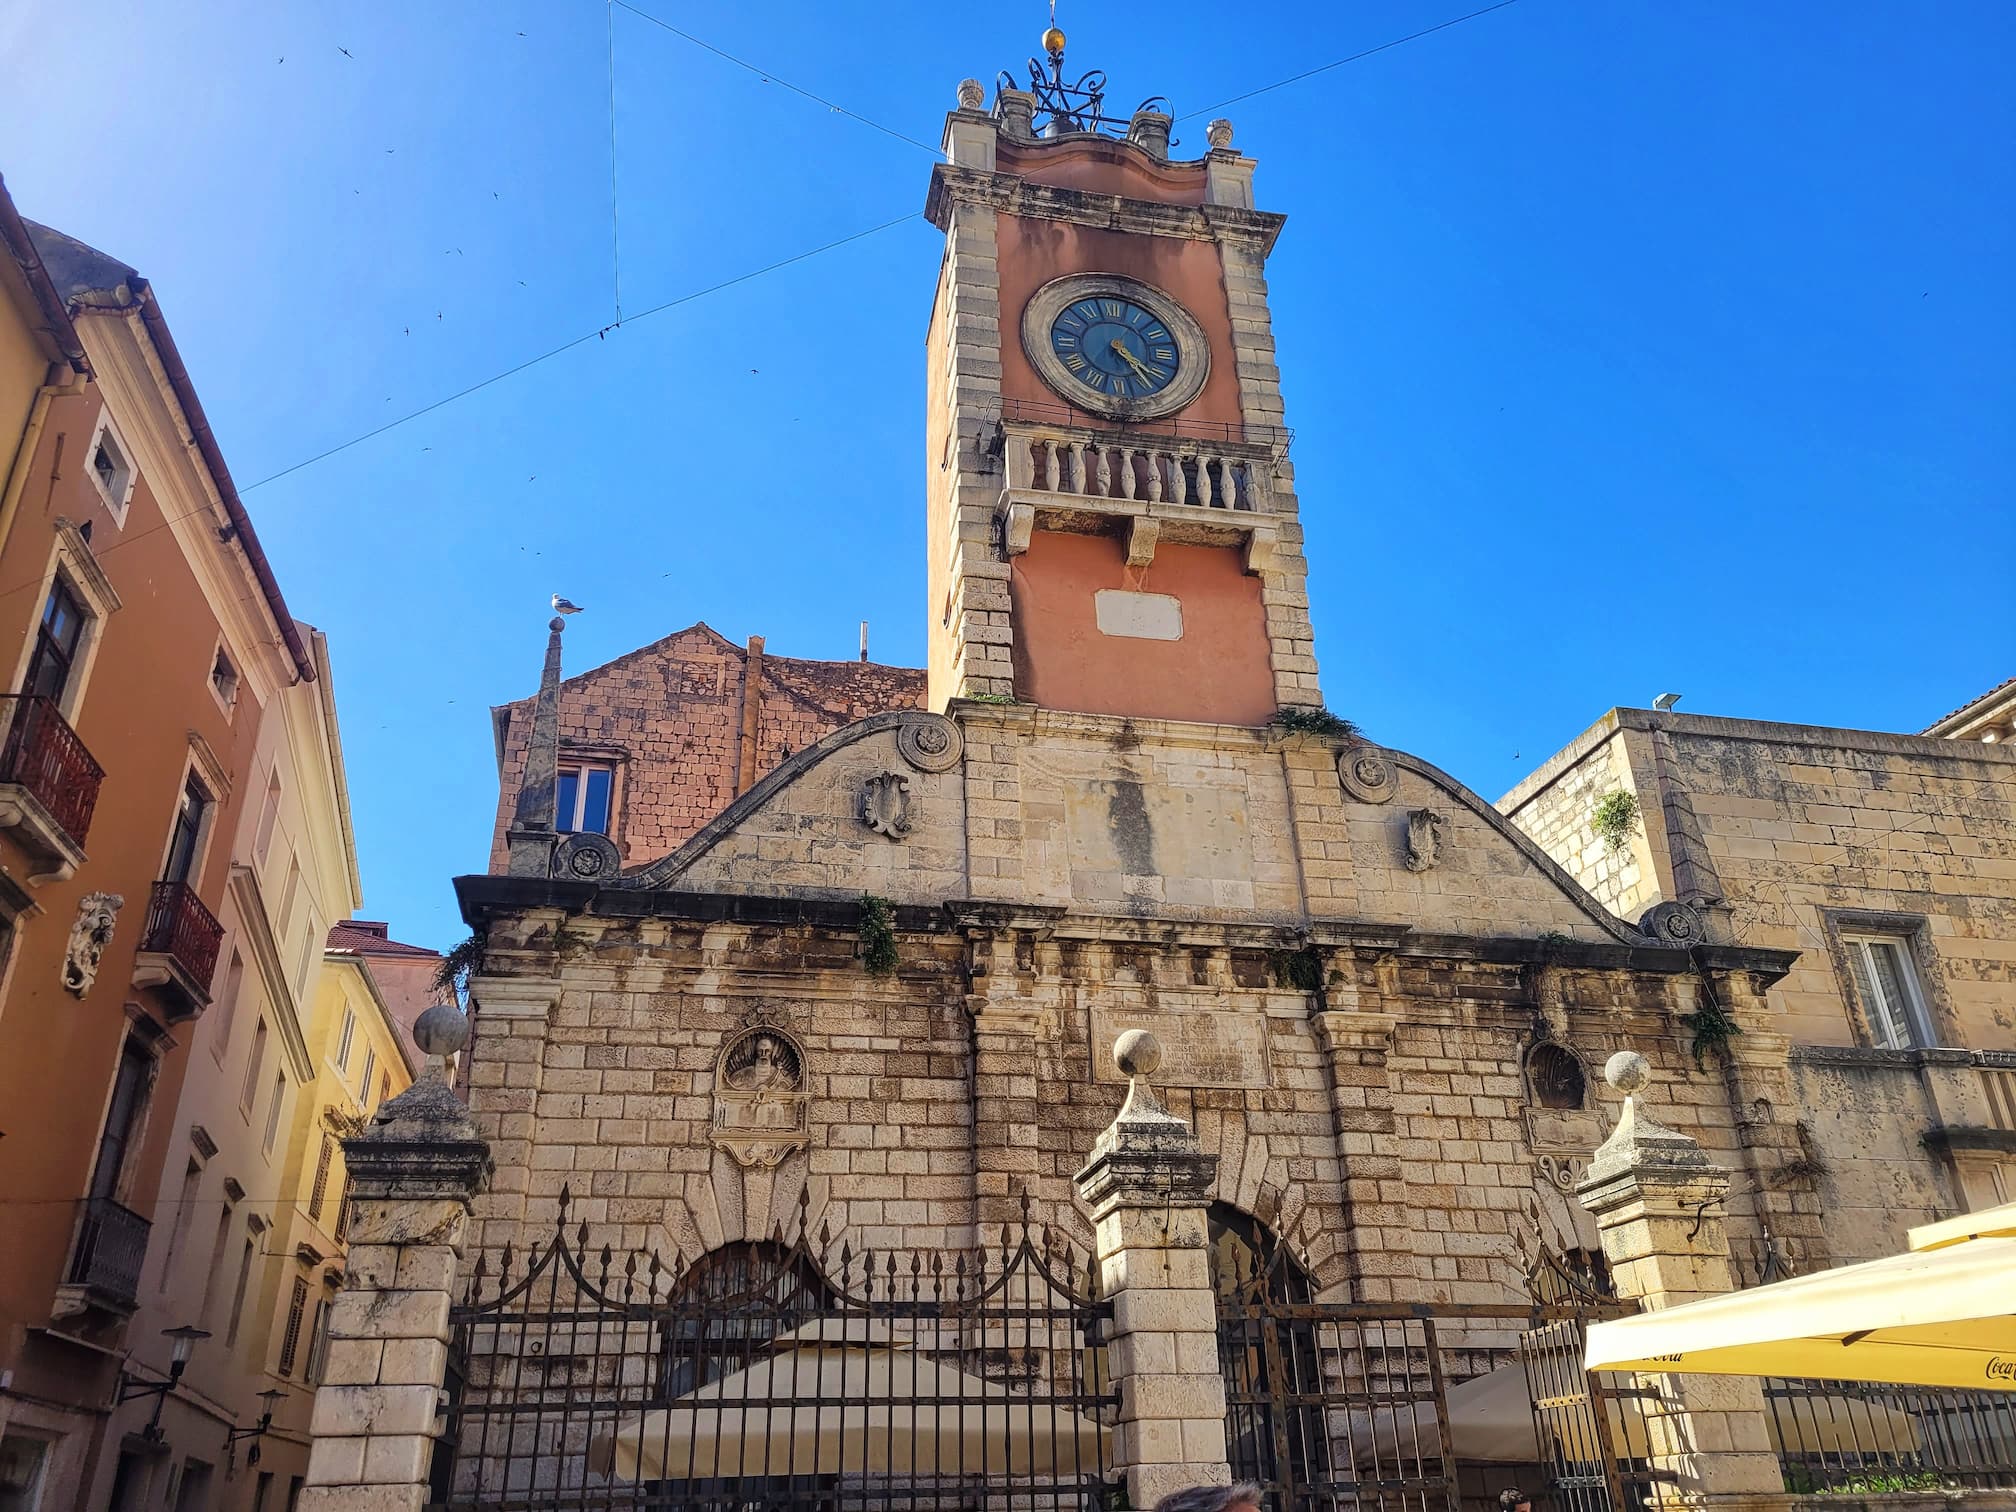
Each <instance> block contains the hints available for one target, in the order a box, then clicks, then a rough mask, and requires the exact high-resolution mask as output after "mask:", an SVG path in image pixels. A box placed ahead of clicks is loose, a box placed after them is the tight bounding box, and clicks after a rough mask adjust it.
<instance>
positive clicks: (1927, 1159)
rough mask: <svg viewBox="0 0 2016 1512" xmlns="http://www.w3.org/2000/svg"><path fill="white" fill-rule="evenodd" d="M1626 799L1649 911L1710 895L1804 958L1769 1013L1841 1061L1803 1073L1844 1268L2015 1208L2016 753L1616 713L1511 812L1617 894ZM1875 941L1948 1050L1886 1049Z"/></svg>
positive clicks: (1591, 881)
mask: <svg viewBox="0 0 2016 1512" xmlns="http://www.w3.org/2000/svg"><path fill="white" fill-rule="evenodd" d="M1606 784H1615V785H1617V786H1619V787H1621V788H1623V789H1625V790H1628V791H1632V792H1634V793H1636V794H1637V796H1638V799H1639V802H1640V805H1641V808H1642V811H1643V815H1644V823H1643V826H1642V833H1641V834H1640V835H1639V836H1638V837H1637V838H1636V839H1635V840H1634V844H1633V851H1634V856H1635V857H1636V858H1637V860H1638V862H1639V863H1640V865H1641V866H1642V873H1641V880H1640V882H1639V884H1638V887H1637V889H1636V895H1635V897H1632V899H1631V902H1632V905H1633V906H1638V905H1649V904H1650V903H1652V902H1654V901H1657V900H1659V899H1661V898H1674V897H1684V898H1689V899H1690V900H1691V899H1694V898H1705V899H1707V900H1708V906H1707V908H1706V913H1707V915H1708V924H1709V931H1710V936H1711V938H1715V939H1720V940H1724V941H1728V942H1731V943H1734V944H1737V945H1742V946H1764V947H1772V948H1777V949H1786V950H1797V951H1798V952H1799V958H1798V960H1797V962H1796V963H1795V964H1794V966H1793V967H1792V970H1791V971H1790V972H1789V973H1788V974H1787V975H1786V976H1785V978H1784V979H1783V980H1782V981H1780V982H1778V983H1777V984H1775V985H1774V986H1772V987H1771V988H1770V990H1769V993H1768V996H1767V999H1766V1002H1767V1006H1768V1009H1769V1015H1768V1018H1769V1026H1770V1028H1771V1029H1772V1031H1773V1032H1775V1033H1778V1034H1782V1035H1784V1036H1786V1037H1787V1038H1789V1039H1790V1040H1791V1041H1792V1043H1793V1044H1794V1045H1795V1046H1797V1047H1807V1048H1811V1049H1813V1050H1814V1051H1816V1052H1820V1051H1824V1052H1825V1053H1824V1054H1818V1055H1816V1056H1808V1057H1805V1058H1803V1059H1799V1060H1797V1061H1796V1064H1797V1065H1798V1087H1799V1104H1800V1109H1799V1114H1798V1116H1799V1118H1800V1120H1801V1122H1802V1123H1803V1124H1804V1136H1803V1137H1804V1139H1805V1141H1806V1143H1807V1146H1808V1152H1807V1153H1808V1156H1809V1157H1810V1161H1811V1163H1812V1164H1813V1165H1815V1166H1816V1167H1818V1168H1820V1169H1822V1170H1824V1172H1825V1174H1824V1176H1822V1177H1821V1178H1820V1179H1821V1182H1822V1190H1823V1191H1824V1192H1825V1193H1826V1194H1827V1199H1828V1211H1829V1213H1830V1222H1829V1237H1830V1239H1831V1240H1832V1241H1833V1243H1834V1247H1835V1253H1836V1255H1837V1258H1844V1259H1855V1258H1869V1257H1873V1256H1876V1255H1881V1254H1887V1253H1891V1252H1893V1251H1894V1250H1895V1249H1896V1248H1897V1247H1898V1245H1899V1244H1900V1243H1901V1241H1902V1234H1903V1230H1904V1228H1905V1227H1907V1226H1908V1225H1909V1223H1911V1222H1919V1221H1925V1220H1926V1219H1929V1218H1931V1217H1933V1216H1939V1215H1943V1214H1948V1213H1951V1212H1954V1211H1957V1210H1962V1209H1965V1208H1967V1207H1970V1206H1975V1205H1979V1203H1981V1202H1982V1201H1987V1200H1994V1199H1995V1198H1996V1197H1997V1196H1998V1195H1999V1194H2005V1193H2006V1194H2007V1195H2008V1196H2016V1097H2012V1096H2011V1094H2010V1092H2009V1091H2008V1090H2005V1089H2006V1088H2007V1087H2008V1086H2009V1084H2010V1083H2009V1079H2010V1078H2011V1074H2012V1073H2011V1072H2010V1070H2009V1069H2008V1068H2009V1065H2016V1059H2012V1057H2011V1052H2016V751H2012V750H2010V749H2009V748H2007V747H2005V746H2002V745H2000V744H1999V743H1980V742H1976V741H1964V740H1941V739H1933V738H1927V737H1923V736H1915V735H1891V734H1883V733H1878V732H1872V731H1865V730H1840V729H1825V728H1817V727H1812V726H1805V725H1785V724H1767V723H1763V722H1759V721H1753V720H1734V719H1717V718H1710V717H1705V716H1700V715H1681V714H1676V713H1666V714H1658V713H1652V712H1648V711H1644V710H1635V709H1618V710H1613V711H1611V713H1610V714H1608V715H1606V716H1605V717H1604V719H1603V720H1601V721H1599V722H1598V723H1597V724H1596V725H1595V726H1593V727H1592V728H1591V729H1590V730H1588V731H1586V732H1584V734H1583V735H1582V736H1580V737H1578V738H1577V740H1576V741H1575V742H1573V743H1572V744H1571V745H1569V746H1568V747H1566V748H1565V749H1564V750H1563V751H1561V752H1560V753H1559V754H1558V755H1557V756H1555V757H1554V758H1553V759H1552V760H1551V761H1549V762H1548V763H1547V764H1545V765H1544V766H1543V767H1542V768H1541V769H1540V770H1539V771H1538V772H1537V773H1535V774H1534V775H1533V776H1532V777H1530V778H1528V779H1527V780H1526V781H1525V782H1524V783H1522V784H1520V786H1519V787H1518V788H1516V789H1514V790H1513V791H1512V792H1511V793H1509V794H1507V795H1506V797H1505V798H1503V799H1502V800H1500V802H1499V805H1498V807H1499V808H1500V809H1501V810H1502V811H1504V812H1505V813H1506V814H1507V815H1508V816H1509V817H1510V818H1511V819H1512V820H1513V822H1515V823H1516V824H1518V825H1519V826H1521V828H1523V829H1525V830H1526V831H1527V832H1528V833H1529V834H1531V835H1532V836H1533V838H1534V839H1535V840H1536V841H1538V842H1539V843H1540V844H1541V845H1542V846H1544V847H1545V848H1546V849H1547V851H1548V853H1549V854H1550V855H1552V856H1553V857H1554V858H1555V859H1556V860H1557V861H1560V862H1561V864H1562V865H1563V866H1564V867H1566V868H1567V869H1568V870H1569V871H1570V872H1571V873H1573V874H1574V875H1576V876H1577V877H1578V879H1579V880H1581V881H1583V882H1584V883H1585V884H1586V885H1589V886H1590V887H1591V888H1592V890H1597V891H1599V895H1601V890H1602V889H1603V888H1604V887H1605V886H1606V885H1608V884H1607V879H1606V878H1605V877H1604V875H1603V874H1602V873H1601V871H1600V862H1601V856H1600V854H1592V851H1591V848H1590V844H1589V843H1588V841H1587V839H1586V811H1587V807H1588V805H1589V803H1590V801H1591V795H1592V794H1594V793H1596V792H1597V791H1598V790H1599V789H1602V788H1604V787H1605V785H1606ZM1578 824H1579V825H1580V826H1581V829H1582V834H1581V835H1578V832H1577V826H1578ZM1619 896H1620V897H1621V896H1622V895H1619ZM1858 932H1859V933H1863V934H1877V935H1883V936H1889V937H1893V938H1896V939H1898V940H1901V941H1904V942H1905V943H1906V945H1907V948H1908V953H1909V958H1910V961H1911V965H1912V968H1913V971H1914V973H1915V975H1916V978H1917V980H1918V982H1919V984H1920V986H1921V987H1922V989H1923V996H1924V999H1925V1003H1926V1007H1927V1009H1928V1011H1929V1014H1930V1018H1931V1029H1932V1039H1933V1044H1934V1045H1935V1046H1937V1047H1944V1048H1941V1049H1935V1050H1931V1051H1926V1050H1913V1051H1905V1052H1894V1051H1890V1050H1885V1049H1882V1048H1879V1046H1878V1036H1877V1034H1876V1033H1875V1031H1874V1030H1873V1028H1872V1024H1871V1020H1870V1017H1869V1014H1868V1012H1867V1009H1866V1006H1865V1004H1864V1003H1863V1002H1862V1000H1861V996H1860V990H1859V989H1858V987H1857V985H1856V982H1855V979H1854V976H1853V974H1852V971H1851V968H1850V964H1849V958H1848V955H1847V951H1846V947H1845V946H1844V943H1843V936H1844V934H1847V933H1858ZM2005 1200H2006V1199H2005Z"/></svg>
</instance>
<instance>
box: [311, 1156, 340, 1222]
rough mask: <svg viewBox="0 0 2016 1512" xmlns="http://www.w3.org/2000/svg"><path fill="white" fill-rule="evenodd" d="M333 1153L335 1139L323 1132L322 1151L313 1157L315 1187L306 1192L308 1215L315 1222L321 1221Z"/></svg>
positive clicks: (327, 1191) (327, 1192)
mask: <svg viewBox="0 0 2016 1512" xmlns="http://www.w3.org/2000/svg"><path fill="white" fill-rule="evenodd" d="M335 1154H336V1141H335V1140H333V1139H331V1138H330V1137H329V1136H328V1135H327V1134H324V1135H323V1136H322V1151H321V1153H320V1154H318V1155H317V1156H316V1157H315V1187H314V1190H313V1191H311V1192H309V1194H308V1217H309V1218H310V1219H311V1220H312V1221H313V1222H316V1223H320V1222H321V1221H322V1199H323V1198H325V1197H327V1196H328V1195H329V1162H330V1160H331V1159H332V1158H333V1157H334V1155H335Z"/></svg>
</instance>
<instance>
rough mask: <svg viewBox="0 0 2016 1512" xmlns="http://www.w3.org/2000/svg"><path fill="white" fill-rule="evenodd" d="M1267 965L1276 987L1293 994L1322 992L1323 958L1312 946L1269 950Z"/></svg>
mask: <svg viewBox="0 0 2016 1512" xmlns="http://www.w3.org/2000/svg"><path fill="white" fill-rule="evenodd" d="M1267 965H1268V968H1269V970H1271V971H1272V973H1273V976H1274V985H1275V986H1276V987H1281V988H1286V989H1289V990H1291V991H1294V992H1321V991H1322V990H1323V957H1322V956H1321V955H1319V954H1318V953H1317V951H1316V947H1315V946H1313V945H1306V946H1304V947H1303V948H1302V949H1300V950H1270V951H1268V952H1267Z"/></svg>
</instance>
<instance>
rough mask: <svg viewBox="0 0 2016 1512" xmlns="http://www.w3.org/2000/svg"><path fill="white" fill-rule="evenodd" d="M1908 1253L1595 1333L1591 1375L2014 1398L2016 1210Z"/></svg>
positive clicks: (1940, 1231)
mask: <svg viewBox="0 0 2016 1512" xmlns="http://www.w3.org/2000/svg"><path fill="white" fill-rule="evenodd" d="M1911 1242H1912V1246H1913V1247H1912V1249H1911V1251H1910V1252H1908V1253H1906V1254H1902V1255H1891V1256H1889V1257H1888V1258H1886V1259H1882V1260H1871V1261H1869V1262H1868V1263H1867V1264H1865V1265H1848V1266H1842V1267H1841V1268H1839V1269H1837V1270H1827V1271H1819V1272H1816V1273H1815V1274H1813V1275H1810V1276H1795V1277H1794V1278H1793V1279H1791V1280H1789V1281H1778V1282H1774V1283H1773V1284H1772V1285H1770V1286H1759V1287H1754V1288H1752V1289H1751V1290H1749V1291H1740V1292H1730V1293H1729V1294H1728V1295H1726V1296H1721V1297H1709V1298H1706V1299H1704V1300H1703V1301H1700V1302H1689V1303H1687V1304H1685V1305H1684V1306H1680V1307H1669V1308H1666V1309H1664V1310H1663V1311H1660V1312H1652V1313H1641V1314H1639V1315H1638V1316H1636V1317H1632V1318H1619V1319H1617V1320H1616V1321H1615V1322H1611V1323H1598V1324H1596V1325H1595V1326H1594V1327H1593V1328H1591V1329H1590V1330H1589V1347H1588V1353H1587V1355H1586V1356H1585V1363H1586V1365H1587V1366H1588V1368H1589V1369H1591V1370H1641V1371H1677V1372H1698V1373H1701V1374H1705V1375H1748V1376H1767V1375H1768V1376H1804V1377H1814V1378H1818V1379H1821V1380H1836V1381H1886V1382H1888V1381H1895V1382H1902V1383H1906V1384H1911V1385H1921V1386H1958V1387H1976V1388H1981V1387H1985V1388H1988V1389H1990V1390H1996V1391H2016V1204H2010V1205H2008V1206H2005V1207H1999V1208H1992V1209H1990V1210H1988V1211H1986V1212H1982V1213H1974V1214H1969V1215H1967V1216H1965V1217H1962V1218H1958V1219H1949V1220H1947V1221H1946V1222H1943V1223H1935V1224H1928V1225H1926V1226H1925V1227H1923V1228H1919V1229H1914V1230H1912V1233H1911Z"/></svg>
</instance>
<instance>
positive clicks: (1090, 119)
mask: <svg viewBox="0 0 2016 1512" xmlns="http://www.w3.org/2000/svg"><path fill="white" fill-rule="evenodd" d="M1064 42H1065V38H1064V28H1062V27H1061V26H1059V25H1058V24H1057V0H1050V25H1049V26H1048V27H1047V28H1046V29H1045V30H1044V32H1043V39H1042V47H1043V57H1042V60H1041V61H1039V60H1037V59H1035V58H1031V59H1030V60H1029V93H1030V94H1032V95H1034V96H1035V97H1036V110H1035V116H1034V121H1033V126H1034V130H1035V133H1036V135H1037V136H1039V137H1058V136H1065V135H1068V134H1070V133H1073V132H1104V133H1107V134H1110V135H1113V136H1123V137H1124V136H1126V135H1127V134H1128V129H1129V127H1130V126H1132V124H1133V120H1134V117H1135V116H1138V115H1140V114H1141V113H1142V112H1144V111H1146V112H1150V113H1152V114H1157V115H1173V114H1174V112H1173V111H1172V110H1171V109H1170V108H1169V102H1168V100H1167V99H1165V98H1164V97H1163V96H1161V95H1152V96H1150V97H1149V98H1148V99H1145V100H1143V101H1142V102H1141V103H1140V104H1139V105H1137V106H1135V107H1134V109H1133V111H1132V113H1130V114H1129V115H1125V116H1111V115H1108V114H1106V72H1105V70H1104V69H1099V68H1091V69H1087V70H1086V71H1085V72H1084V73H1082V74H1080V75H1079V76H1078V78H1077V80H1076V81H1075V82H1073V83H1066V82H1065V79H1064ZM999 84H1000V87H1001V88H1002V89H1005V90H1010V91H1015V90H1019V89H1020V86H1019V85H1018V84H1016V82H1015V78H1014V76H1013V75H1012V74H1010V73H1009V72H1008V71H1007V70H1006V69H1003V70H1002V71H1001V73H1000V76H999ZM995 108H996V109H997V110H998V109H999V108H1000V100H999V97H998V95H997V97H996V101H995Z"/></svg>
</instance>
